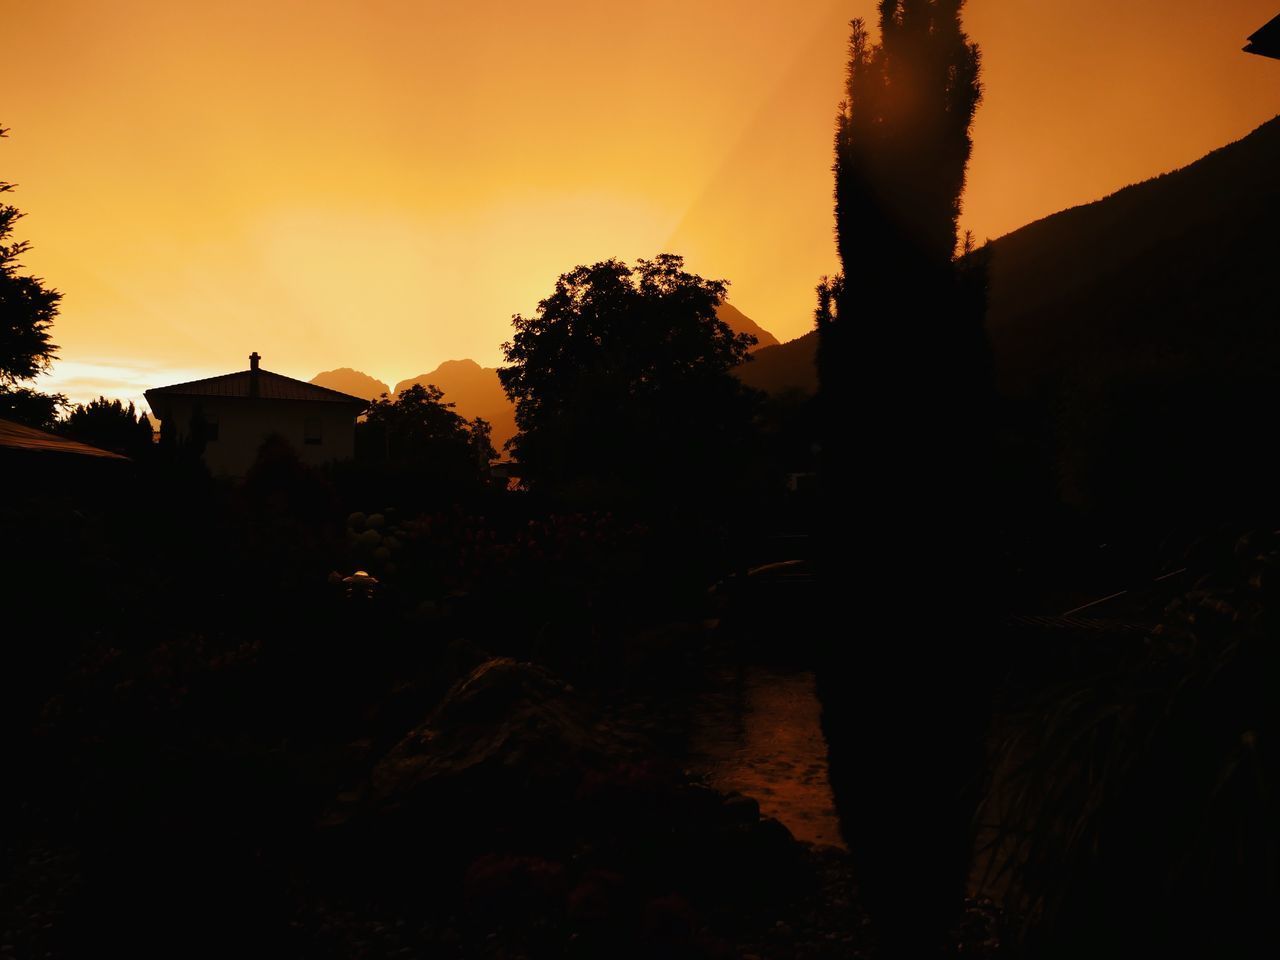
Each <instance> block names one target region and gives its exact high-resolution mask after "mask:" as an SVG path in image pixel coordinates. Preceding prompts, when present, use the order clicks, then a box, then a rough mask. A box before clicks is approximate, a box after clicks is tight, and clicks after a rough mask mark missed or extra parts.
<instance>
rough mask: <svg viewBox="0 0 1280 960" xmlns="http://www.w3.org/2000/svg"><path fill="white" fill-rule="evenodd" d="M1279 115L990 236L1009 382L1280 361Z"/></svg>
mask: <svg viewBox="0 0 1280 960" xmlns="http://www.w3.org/2000/svg"><path fill="white" fill-rule="evenodd" d="M1277 170H1280V117H1277V118H1276V119H1274V120H1271V121H1270V122H1268V123H1266V124H1264V125H1263V126H1261V127H1259V128H1258V129H1257V130H1255V131H1254V132H1253V133H1251V134H1250V135H1249V136H1247V137H1245V138H1244V139H1242V140H1239V141H1236V142H1235V143H1232V144H1230V145H1228V146H1225V147H1222V148H1221V149H1218V150H1215V151H1214V152H1212V153H1210V154H1209V155H1207V156H1205V157H1203V158H1202V159H1200V160H1198V161H1196V162H1195V163H1192V164H1191V165H1190V166H1187V167H1183V168H1182V169H1180V170H1177V171H1174V172H1173V173H1167V174H1163V175H1161V176H1159V177H1155V178H1154V179H1151V180H1147V181H1145V182H1142V183H1139V184H1136V185H1134V186H1130V187H1126V188H1124V189H1123V190H1120V191H1119V192H1117V193H1114V194H1112V195H1111V196H1109V197H1106V198H1104V199H1102V200H1098V201H1095V202H1094V203H1090V204H1086V205H1084V206H1080V207H1073V208H1071V209H1069V210H1064V211H1062V212H1061V213H1056V214H1054V215H1052V216H1050V217H1046V218H1045V219H1043V220H1039V221H1037V222H1035V223H1032V224H1029V225H1027V226H1025V227H1023V228H1021V229H1019V230H1015V231H1014V232H1013V233H1010V234H1008V235H1007V236H1004V237H1001V238H1000V239H999V240H996V241H994V242H992V243H991V244H990V248H991V250H992V253H993V257H992V263H991V299H990V309H989V311H988V318H987V326H988V330H989V331H990V334H991V339H992V344H993V347H994V348H995V351H996V357H997V365H998V369H999V371H1000V377H1001V381H1002V384H1003V386H1004V387H1005V389H1006V391H1008V392H1010V393H1014V394H1021V393H1024V392H1026V391H1027V390H1030V389H1034V388H1035V387H1036V386H1037V385H1040V384H1043V382H1044V381H1045V379H1046V378H1048V377H1058V376H1063V375H1068V376H1069V375H1072V372H1073V371H1076V372H1078V371H1079V369H1080V368H1081V366H1082V365H1089V364H1094V363H1096V362H1099V361H1104V360H1105V362H1106V363H1107V364H1108V366H1109V367H1121V366H1125V365H1126V364H1129V365H1132V364H1134V363H1137V364H1140V365H1143V366H1148V365H1152V364H1157V365H1162V366H1164V367H1165V368H1166V369H1168V370H1170V371H1171V370H1172V369H1173V367H1174V366H1177V365H1179V364H1181V365H1183V366H1184V367H1186V366H1187V365H1190V366H1196V367H1200V368H1203V367H1204V366H1205V365H1206V364H1216V365H1219V366H1221V365H1224V364H1225V365H1238V368H1239V370H1240V372H1241V373H1246V372H1249V371H1254V372H1256V371H1257V370H1258V369H1259V365H1262V366H1265V367H1268V368H1269V367H1270V366H1271V365H1272V364H1273V363H1274V362H1275V359H1276V357H1275V353H1274V349H1275V346H1276V332H1277V324H1276V319H1277V316H1278V315H1280V295H1278V293H1277V286H1276V281H1275V265H1276V263H1277V262H1280V230H1277V224H1280V177H1277V176H1276V171H1277Z"/></svg>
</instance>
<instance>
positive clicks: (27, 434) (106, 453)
mask: <svg viewBox="0 0 1280 960" xmlns="http://www.w3.org/2000/svg"><path fill="white" fill-rule="evenodd" d="M0 448H4V449H7V450H21V451H24V452H26V451H30V452H34V453H74V454H77V455H79V456H82V457H103V458H105V459H108V460H128V459H129V458H128V457H122V456H120V454H118V453H112V452H111V451H110V450H100V449H98V448H97V447H91V446H89V445H88V444H87V443H77V442H76V441H75V440H68V439H67V438H66V437H60V436H58V435H57V434H56V433H48V432H46V431H44V430H37V429H35V428H34V427H28V426H24V425H23V424H21V423H14V422H13V421H12V420H0Z"/></svg>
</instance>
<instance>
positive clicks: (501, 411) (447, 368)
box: [313, 303, 778, 450]
mask: <svg viewBox="0 0 1280 960" xmlns="http://www.w3.org/2000/svg"><path fill="white" fill-rule="evenodd" d="M717 314H718V316H719V317H720V319H721V320H723V321H724V322H725V323H726V324H728V326H729V328H730V329H731V330H732V331H733V332H734V333H749V334H751V335H752V336H754V337H755V338H756V340H757V346H756V347H755V349H756V351H757V355H759V352H760V351H761V350H762V348H763V349H773V347H774V346H776V345H777V343H778V338H777V337H775V336H774V335H773V334H772V333H770V332H769V331H768V330H765V329H764V328H763V327H761V326H760V325H759V324H757V323H756V322H755V321H754V320H752V319H751V318H750V317H748V316H746V315H745V314H744V313H742V311H741V310H738V309H737V308H736V307H733V306H730V305H729V304H727V303H725V304H721V305H720V308H719V310H718V311H717ZM313 382H316V381H313ZM414 384H422V385H423V386H426V385H427V384H435V386H437V387H439V388H440V389H441V390H443V391H444V399H445V401H446V402H449V403H453V404H454V410H455V411H457V412H458V413H459V414H461V415H462V416H464V417H466V418H467V419H468V420H470V419H473V418H475V417H483V418H484V419H485V420H488V421H489V424H490V426H491V427H492V428H493V432H492V434H491V436H492V440H493V445H494V447H496V448H497V449H498V450H501V449H502V445H503V443H505V442H506V441H507V440H509V439H510V438H511V437H514V436H515V434H516V420H515V407H514V406H513V405H512V403H511V401H510V400H508V399H507V395H506V393H504V392H503V389H502V384H501V383H500V382H499V381H498V370H497V368H496V367H482V366H480V364H478V363H476V362H475V361H474V360H446V361H445V362H444V363H442V364H440V366H438V367H436V368H435V369H434V370H432V371H431V372H430V373H423V374H419V375H418V376H416V377H412V378H410V379H408V380H401V381H400V382H399V383H397V384H396V389H395V394H394V395H396V396H399V394H400V391H402V390H407V389H408V388H409V387H411V386H413V385H414ZM325 386H328V384H325ZM335 389H340V388H337V387H335ZM348 392H350V391H348ZM357 396H362V394H357Z"/></svg>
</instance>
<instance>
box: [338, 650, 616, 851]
mask: <svg viewBox="0 0 1280 960" xmlns="http://www.w3.org/2000/svg"><path fill="white" fill-rule="evenodd" d="M632 749H633V747H632V745H631V744H630V743H629V742H627V741H626V740H625V739H624V738H622V737H621V736H620V735H619V734H617V733H615V732H614V731H612V730H611V729H610V728H608V727H605V726H603V725H601V724H599V723H598V722H597V721H596V719H595V718H594V717H593V716H592V714H591V712H590V711H589V710H588V708H587V706H586V705H585V704H584V703H583V702H582V701H581V700H580V699H579V698H578V697H577V696H576V695H575V694H574V692H573V690H572V688H570V687H569V686H568V685H567V684H565V683H564V682H562V681H561V680H560V679H558V678H557V677H556V676H555V675H554V674H552V673H551V672H550V671H548V670H545V669H543V668H542V667H539V666H535V665H533V664H530V663H521V662H518V661H516V660H512V659H509V658H499V659H490V660H487V661H485V662H483V663H481V664H480V665H479V666H476V667H475V668H474V669H472V670H471V672H470V673H468V674H467V676H466V677H464V678H463V679H462V680H460V681H458V682H457V683H456V684H454V685H453V687H452V688H450V690H449V691H448V693H446V694H445V696H444V698H443V699H442V700H441V701H440V703H439V705H438V706H437V707H436V708H435V710H434V711H432V713H431V715H430V716H429V717H428V718H427V720H426V721H425V722H423V723H421V724H420V725H419V726H418V727H416V728H415V729H414V730H413V731H412V732H411V733H410V734H409V735H408V736H406V737H404V738H403V739H402V740H401V741H400V742H399V743H398V744H396V746H395V747H394V748H392V750H391V751H390V752H389V753H387V755H386V756H384V757H383V758H382V759H381V760H380V761H378V763H377V764H376V766H375V767H374V769H373V773H372V776H371V778H370V784H369V790H368V796H367V799H366V801H365V803H364V804H362V806H361V808H360V809H359V810H356V811H347V812H346V813H345V814H344V815H340V816H337V817H330V818H328V820H327V822H328V823H331V824H341V823H350V822H352V821H354V820H365V821H367V820H369V819H370V818H373V819H382V820H387V821H393V822H394V825H393V824H392V822H388V824H387V826H388V827H389V828H390V829H391V834H389V837H392V836H393V837H394V838H395V842H397V843H405V844H411V843H412V842H413V841H414V839H415V838H417V839H421V840H427V841H428V842H429V843H431V844H433V845H435V846H439V847H448V848H454V849H465V848H469V847H470V848H473V849H474V848H477V847H478V846H479V845H488V849H494V848H495V847H494V846H493V844H494V843H496V841H497V838H499V837H502V836H513V835H514V836H517V837H528V836H537V837H538V838H539V839H543V840H545V839H546V838H547V836H548V835H551V834H553V833H554V832H555V830H556V829H557V828H569V827H571V826H572V825H573V820H574V814H573V808H574V806H575V803H574V801H575V797H576V794H577V791H578V789H579V787H580V785H581V784H582V782H583V780H584V779H585V778H586V777H587V776H588V775H589V774H591V773H593V772H596V771H601V770H605V769H609V768H611V767H612V766H614V765H617V764H619V763H622V762H624V760H625V759H626V758H627V757H628V756H629V755H630V753H631V751H632Z"/></svg>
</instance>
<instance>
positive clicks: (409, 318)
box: [0, 0, 1280, 399]
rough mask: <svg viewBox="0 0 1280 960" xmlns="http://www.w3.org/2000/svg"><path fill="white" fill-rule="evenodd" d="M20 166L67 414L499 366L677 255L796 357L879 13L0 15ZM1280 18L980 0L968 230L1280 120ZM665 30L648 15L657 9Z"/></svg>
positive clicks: (66, 0) (857, 5) (384, 7)
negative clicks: (156, 391) (584, 300)
mask: <svg viewBox="0 0 1280 960" xmlns="http://www.w3.org/2000/svg"><path fill="white" fill-rule="evenodd" d="M0 9H3V14H2V19H3V23H4V32H5V36H6V40H7V41H8V43H7V44H6V47H7V50H6V56H5V61H4V66H3V72H4V81H3V82H4V87H3V89H4V90H5V97H4V100H3V104H2V108H3V109H2V112H0V121H3V123H4V125H6V126H8V127H10V128H11V131H12V132H11V134H10V137H9V139H8V140H7V141H6V142H5V143H4V145H3V147H0V163H2V164H3V169H2V172H3V175H4V178H5V179H7V180H12V181H15V182H17V183H18V184H19V186H20V190H19V192H18V193H16V194H15V195H14V198H13V200H14V202H15V203H16V204H17V205H18V206H20V208H21V209H22V210H23V211H24V212H26V214H27V217H26V219H25V220H24V221H23V222H22V224H21V225H20V228H19V232H20V236H21V237H22V238H24V239H29V240H31V241H32V243H33V244H34V249H33V250H32V252H31V254H30V255H29V256H28V258H27V263H28V266H29V267H30V269H31V270H33V271H34V272H36V273H37V274H39V275H41V276H43V277H45V278H47V280H48V281H49V282H50V283H51V284H52V285H54V286H56V287H57V288H58V289H60V290H61V291H62V292H63V293H64V295H65V299H64V302H63V308H62V313H61V316H60V317H59V319H58V321H57V324H56V326H55V330H54V339H55V341H56V342H57V343H58V344H60V346H61V358H62V359H61V361H60V363H59V364H58V365H57V367H56V368H55V376H54V377H53V378H51V379H49V380H48V381H45V385H46V386H48V387H50V388H53V389H62V390H64V391H65V392H67V393H68V394H70V395H71V396H72V397H73V399H84V398H87V397H91V396H93V395H96V394H97V393H99V392H103V393H106V394H108V395H111V396H123V397H133V398H137V397H138V396H139V395H140V394H141V391H142V389H143V388H145V387H146V386H151V385H156V384H158V383H165V382H176V381H178V380H180V379H187V378H189V377H191V376H194V375H198V374H201V373H206V374H211V373H220V372H226V371H229V370H234V369H239V368H242V367H243V366H245V360H244V358H245V356H246V355H247V354H248V353H249V351H250V350H251V349H256V350H258V351H259V352H260V353H261V354H262V355H263V357H264V360H263V364H264V366H265V367H267V368H269V369H272V370H276V371H279V372H281V373H285V374H289V375H293V376H297V377H301V378H304V379H306V378H309V377H311V376H312V375H313V374H315V373H316V372H317V371H320V370H324V369H330V368H333V367H337V366H351V367H355V368H358V369H361V370H364V371H366V372H368V373H370V374H372V375H374V376H376V377H378V378H380V379H383V380H385V381H387V382H390V383H394V382H396V381H397V380H401V379H404V378H408V377H411V376H414V375H416V374H419V373H422V372H423V371H426V370H430V369H432V368H433V367H435V366H436V365H437V364H439V363H440V362H441V361H444V360H448V359H456V358H464V357H469V358H473V359H475V360H477V361H479V362H480V363H482V364H485V365H492V364H494V363H495V362H497V361H498V360H499V344H500V343H501V342H502V341H503V340H504V339H506V338H507V337H508V335H509V330H510V327H509V322H508V321H509V318H510V316H511V314H512V313H515V312H517V311H529V310H531V309H532V308H533V307H534V306H535V305H536V303H537V301H538V299H539V298H540V297H542V296H544V295H545V294H546V293H547V292H548V291H549V290H550V288H551V285H552V283H553V282H554V280H555V277H556V276H557V274H559V273H560V272H562V271H563V270H566V269H568V268H570V267H572V266H573V265H574V264H577V263H581V262H588V261H594V260H599V259H603V258H606V257H610V256H617V257H621V258H626V259H634V258H636V257H640V256H651V255H653V254H656V253H658V252H661V251H670V252H675V253H680V254H683V255H684V256H685V257H686V260H687V262H688V265H689V267H690V268H691V269H692V270H694V271H696V272H698V273H701V274H703V275H705V276H714V277H723V278H726V279H728V280H730V281H731V284H732V286H731V290H730V296H731V299H732V300H733V302H734V303H735V304H736V305H737V306H738V307H739V309H741V310H742V311H743V312H744V313H746V314H747V315H749V316H750V317H752V318H753V319H755V320H756V321H757V322H758V323H760V324H761V325H762V326H763V327H765V328H766V329H768V330H770V331H772V332H773V333H775V334H776V335H777V336H778V337H779V338H781V339H784V340H785V339H790V338H793V337H796V336H798V335H800V334H802V333H804V332H805V331H806V330H807V329H808V328H809V327H810V324H811V313H812V305H813V293H812V291H813V287H814V284H815V283H816V281H817V279H818V278H819V277H820V276H821V275H823V274H827V273H831V272H832V271H834V269H835V253H834V248H833V244H832V233H831V231H832V215H831V201H830V195H831V173H830V167H831V136H832V120H833V117H834V114H835V109H836V102H837V100H838V99H839V95H840V84H841V77H842V71H843V66H844V57H845V42H846V35H847V30H846V21H847V20H848V19H849V18H850V17H852V16H867V17H872V16H873V14H874V10H875V4H874V3H873V2H871V0H843V2H831V0H796V2H793V3H790V4H776V3H763V2H741V0H735V2H729V0H694V2H687V0H682V2H673V0H656V2H654V3H650V4H647V5H645V6H644V7H643V8H637V7H635V6H634V5H626V4H619V3H602V2H596V0H548V2H543V3H539V4H522V5H515V4H510V3H504V2H494V0H479V2H472V3H467V4H457V3H439V2H401V0H376V2H363V3H355V2H306V3H303V2H271V3H264V2H261V0H254V2H244V0H229V2H225V3H220V4H216V5H206V4H191V3H185V2H179V3H173V2H166V0H122V2H113V3H109V4H108V3H101V2H97V0H87V2H73V0H48V2H42V3H38V4H32V3H18V2H13V0H9V2H5V3H2V4H0ZM1275 12H1276V2H1275V0H1233V2H1231V3H1229V4H1223V3H1215V2H1209V0H1200V2H1192V0H1176V2H1159V3H1157V2H1155V0H1142V2H1133V3H1126V4H1115V3H1108V2H1103V0H1075V2H1071V3H1068V2H1066V0H1002V2H997V0H972V2H971V3H970V5H969V8H968V12H967V14H966V25H967V28H968V31H969V33H970V35H971V36H972V37H973V38H974V39H975V40H976V41H978V42H979V43H980V44H981V45H982V49H983V54H984V58H985V84H986V88H987V96H986V101H985V103H984V104H983V106H982V107H981V108H980V109H979V111H978V118H977V122H976V126H975V131H974V138H975V143H976V146H975V151H974V158H973V164H972V167H971V176H970V188H969V192H968V195H967V202H966V212H965V216H964V225H965V226H966V227H968V228H969V229H972V230H973V231H974V232H975V234H976V235H977V237H978V238H979V239H982V238H986V237H995V236H999V235H1001V234H1003V233H1006V232H1008V231H1009V230H1012V229H1014V228H1016V227H1018V226H1020V225H1022V224H1023V223H1026V222H1028V221H1030V220H1033V219H1036V218H1038V217H1041V216H1044V215H1046V214H1049V213H1052V212H1054V211H1056V210H1059V209H1061V208H1063V207H1066V206H1070V205H1073V204H1077V203H1083V202H1088V201H1090V200H1092V199H1095V198H1097V197H1099V196H1102V195H1104V194H1106V193H1108V192H1111V191H1113V190H1115V189H1117V188H1119V187H1121V186H1123V185H1125V184H1127V183H1130V182H1133V181H1135V180H1140V179H1143V178H1146V177H1149V176H1152V175H1154V174H1157V173H1160V172H1162V171H1165V170H1168V169H1171V168H1174V167H1177V166H1180V165H1182V164H1185V163H1187V162H1190V161H1192V160H1194V159H1196V158H1197V157H1199V156H1200V155H1202V154H1204V153H1205V152H1207V151H1209V150H1211V149H1213V148H1215V147H1217V146H1220V145H1222V144H1224V143H1226V142H1228V141H1230V140H1233V139H1236V138H1238V137H1240V136H1242V135H1244V134H1245V133H1247V132H1248V131H1250V130H1251V129H1253V128H1254V127H1255V126H1257V125H1258V124H1259V123H1261V122H1262V121H1264V120H1266V119H1269V118H1270V117H1272V116H1273V115H1275V114H1276V113H1277V112H1280V71H1278V70H1277V69H1276V65H1275V64H1274V63H1271V62H1267V61H1264V60H1262V59H1260V58H1256V57H1248V56H1245V55H1243V54H1242V53H1241V52H1240V48H1241V46H1242V45H1243V43H1244V38H1245V37H1246V36H1248V34H1249V33H1250V32H1252V31H1253V30H1254V29H1256V28H1257V27H1258V26H1259V25H1260V24H1262V23H1263V22H1264V21H1266V20H1267V19H1268V18H1269V17H1271V16H1273V15H1274V14H1275ZM641 14H642V15H641Z"/></svg>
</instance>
